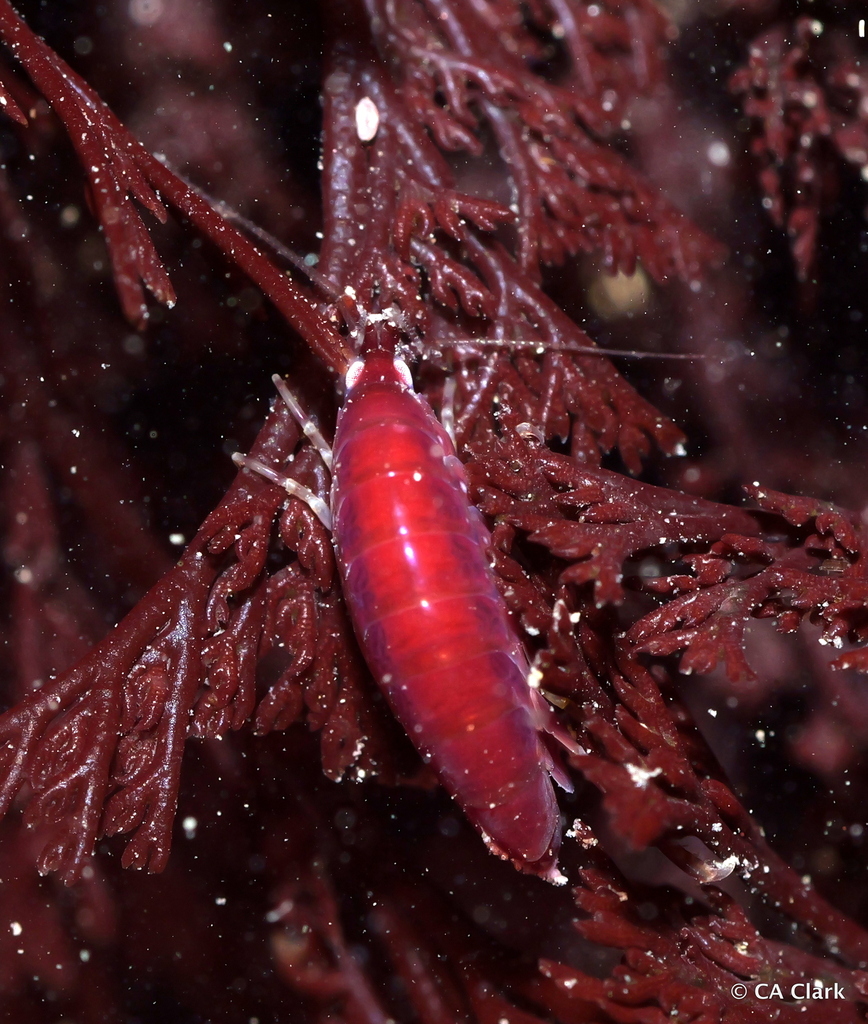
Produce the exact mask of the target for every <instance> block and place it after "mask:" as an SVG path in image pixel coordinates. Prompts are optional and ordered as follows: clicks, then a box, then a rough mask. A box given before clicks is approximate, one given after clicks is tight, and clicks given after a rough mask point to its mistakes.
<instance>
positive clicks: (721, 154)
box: [706, 139, 732, 167]
mask: <svg viewBox="0 0 868 1024" xmlns="http://www.w3.org/2000/svg"><path fill="white" fill-rule="evenodd" d="M706 154H707V156H708V162H709V163H711V164H714V166H715V167H727V166H728V165H729V162H730V160H731V159H732V154H731V153H730V151H729V146H727V144H726V143H725V142H723V141H721V140H720V139H716V140H715V141H714V142H712V143H711V145H710V146H709V147H708V149H707V150H706Z"/></svg>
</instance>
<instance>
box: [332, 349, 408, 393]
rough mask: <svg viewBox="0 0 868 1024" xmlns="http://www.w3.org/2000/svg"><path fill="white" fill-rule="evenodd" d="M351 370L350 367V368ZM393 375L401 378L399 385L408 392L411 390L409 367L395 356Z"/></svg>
mask: <svg viewBox="0 0 868 1024" xmlns="http://www.w3.org/2000/svg"><path fill="white" fill-rule="evenodd" d="M350 369H352V367H350ZM395 373H397V374H398V376H399V377H400V378H401V383H402V384H403V385H404V387H405V388H406V389H407V390H408V391H412V390H413V374H412V373H410V367H409V366H408V365H407V364H406V363H405V362H404V360H403V359H399V358H398V357H397V356H395ZM347 376H349V374H347Z"/></svg>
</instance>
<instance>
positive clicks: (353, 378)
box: [344, 359, 365, 394]
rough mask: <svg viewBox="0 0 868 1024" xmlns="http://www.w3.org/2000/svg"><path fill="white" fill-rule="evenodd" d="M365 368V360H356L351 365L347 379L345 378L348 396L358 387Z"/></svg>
mask: <svg viewBox="0 0 868 1024" xmlns="http://www.w3.org/2000/svg"><path fill="white" fill-rule="evenodd" d="M364 368H365V361H364V359H354V360H353V361H352V362H351V363H350V365H349V369H348V370H347V375H346V377H344V387H345V388H346V389H347V394H349V393H350V392H351V391H352V390H353V388H354V387H355V386H356V383H357V381H358V379H359V377H360V376H361V374H362V370H364Z"/></svg>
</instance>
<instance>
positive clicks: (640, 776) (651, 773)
mask: <svg viewBox="0 0 868 1024" xmlns="http://www.w3.org/2000/svg"><path fill="white" fill-rule="evenodd" d="M624 767H625V768H626V769H627V774H628V775H629V776H630V778H631V779H632V780H633V785H635V786H638V787H639V788H640V789H644V788H645V786H646V785H647V784H648V780H649V779H653V778H654V777H655V776H657V775H662V774H663V769H662V768H654V769H648V768H642V767H641V766H640V765H638V764H630V763H629V762H628V763H627V764H625V765H624Z"/></svg>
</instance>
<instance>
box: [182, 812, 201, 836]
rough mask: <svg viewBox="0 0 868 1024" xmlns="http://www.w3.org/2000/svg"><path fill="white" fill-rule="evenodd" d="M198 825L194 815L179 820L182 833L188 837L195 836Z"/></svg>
mask: <svg viewBox="0 0 868 1024" xmlns="http://www.w3.org/2000/svg"><path fill="white" fill-rule="evenodd" d="M198 827H199V822H198V821H197V820H196V819H195V818H194V817H192V815H190V816H188V817H186V818H184V820H183V821H182V822H181V828H183V830H184V835H185V836H186V837H187V838H188V839H195V838H196V829H197V828H198Z"/></svg>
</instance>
